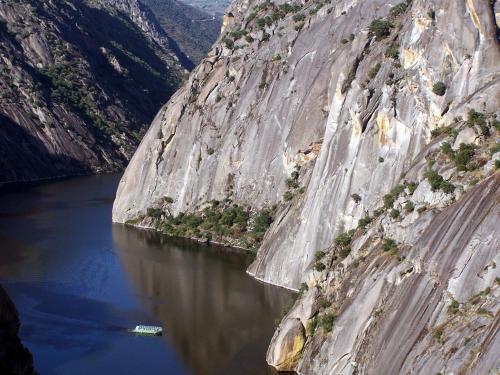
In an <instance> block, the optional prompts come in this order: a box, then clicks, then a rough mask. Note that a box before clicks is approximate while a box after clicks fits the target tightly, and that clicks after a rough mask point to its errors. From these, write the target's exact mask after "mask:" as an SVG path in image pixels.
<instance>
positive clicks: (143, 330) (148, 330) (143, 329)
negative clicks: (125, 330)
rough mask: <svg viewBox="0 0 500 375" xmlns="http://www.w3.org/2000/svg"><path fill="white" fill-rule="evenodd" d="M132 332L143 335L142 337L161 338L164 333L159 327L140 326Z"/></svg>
mask: <svg viewBox="0 0 500 375" xmlns="http://www.w3.org/2000/svg"><path fill="white" fill-rule="evenodd" d="M131 332H133V333H138V334H141V335H156V336H161V334H162V333H163V328H162V327H157V326H144V325H139V326H135V328H134V329H133V330H132V331H131Z"/></svg>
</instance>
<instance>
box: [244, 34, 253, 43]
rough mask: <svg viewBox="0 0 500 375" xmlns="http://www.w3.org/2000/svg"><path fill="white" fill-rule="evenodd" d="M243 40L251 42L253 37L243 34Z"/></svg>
mask: <svg viewBox="0 0 500 375" xmlns="http://www.w3.org/2000/svg"><path fill="white" fill-rule="evenodd" d="M245 40H246V41H247V42H248V43H252V42H253V38H252V37H251V36H250V35H247V36H245Z"/></svg>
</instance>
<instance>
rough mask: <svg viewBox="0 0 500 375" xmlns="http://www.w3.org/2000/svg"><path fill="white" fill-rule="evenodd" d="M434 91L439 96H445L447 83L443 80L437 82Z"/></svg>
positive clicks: (433, 87)
mask: <svg viewBox="0 0 500 375" xmlns="http://www.w3.org/2000/svg"><path fill="white" fill-rule="evenodd" d="M432 92H433V93H434V94H436V95H438V96H443V95H444V94H445V93H446V85H445V84H444V82H441V81H439V82H436V83H435V84H434V85H433V86H432Z"/></svg>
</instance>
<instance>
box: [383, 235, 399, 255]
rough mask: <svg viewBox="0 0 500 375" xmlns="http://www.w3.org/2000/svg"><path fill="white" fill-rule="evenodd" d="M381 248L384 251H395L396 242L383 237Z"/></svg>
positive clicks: (396, 247)
mask: <svg viewBox="0 0 500 375" xmlns="http://www.w3.org/2000/svg"><path fill="white" fill-rule="evenodd" d="M382 250H383V251H385V252H389V251H391V252H395V251H397V250H398V244H397V243H396V241H394V240H393V239H392V238H384V242H383V243H382Z"/></svg>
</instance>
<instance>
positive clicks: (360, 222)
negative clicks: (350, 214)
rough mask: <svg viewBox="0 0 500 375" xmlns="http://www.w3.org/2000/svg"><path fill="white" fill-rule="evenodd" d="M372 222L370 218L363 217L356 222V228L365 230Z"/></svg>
mask: <svg viewBox="0 0 500 375" xmlns="http://www.w3.org/2000/svg"><path fill="white" fill-rule="evenodd" d="M372 221H373V219H372V218H371V217H370V216H365V217H364V218H362V219H359V220H358V228H360V229H366V227H367V226H368V225H370V223H371V222H372Z"/></svg>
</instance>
